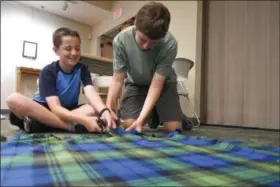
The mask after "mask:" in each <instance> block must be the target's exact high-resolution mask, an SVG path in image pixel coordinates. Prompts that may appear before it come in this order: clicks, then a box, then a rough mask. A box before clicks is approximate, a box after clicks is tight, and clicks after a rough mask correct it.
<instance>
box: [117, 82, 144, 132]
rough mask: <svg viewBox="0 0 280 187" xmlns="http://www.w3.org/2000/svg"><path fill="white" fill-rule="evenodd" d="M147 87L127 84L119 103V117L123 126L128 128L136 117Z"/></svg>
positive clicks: (139, 111) (142, 103) (140, 108)
mask: <svg viewBox="0 0 280 187" xmlns="http://www.w3.org/2000/svg"><path fill="white" fill-rule="evenodd" d="M147 90H148V88H147V87H137V86H135V85H130V84H129V85H127V86H126V88H125V91H124V93H123V96H122V100H121V103H120V113H121V118H122V120H123V121H124V122H123V124H124V128H125V129H126V128H128V127H129V126H130V125H132V123H133V122H134V121H135V120H136V119H137V118H138V116H139V115H140V113H141V110H142V107H143V105H144V102H145V99H146V95H147Z"/></svg>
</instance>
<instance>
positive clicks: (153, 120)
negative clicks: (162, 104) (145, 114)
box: [148, 108, 160, 129]
mask: <svg viewBox="0 0 280 187" xmlns="http://www.w3.org/2000/svg"><path fill="white" fill-rule="evenodd" d="M148 124H149V127H150V128H151V129H157V128H158V126H159V125H160V121H159V116H158V113H157V110H156V108H154V109H153V111H152V114H151V117H150V118H149V119H148Z"/></svg>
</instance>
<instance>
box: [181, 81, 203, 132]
mask: <svg viewBox="0 0 280 187" xmlns="http://www.w3.org/2000/svg"><path fill="white" fill-rule="evenodd" d="M179 85H180V86H181V88H182V90H183V92H184V93H186V95H183V96H185V97H187V99H188V103H189V104H190V106H191V108H192V111H193V114H194V115H195V117H196V120H197V123H198V125H195V126H194V127H198V126H199V125H200V120H199V118H198V116H197V114H196V112H195V109H194V106H193V105H192V102H191V101H190V99H189V94H188V92H187V90H186V88H185V86H184V85H183V82H182V81H179Z"/></svg>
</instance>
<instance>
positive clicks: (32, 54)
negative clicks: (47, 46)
mask: <svg viewBox="0 0 280 187" xmlns="http://www.w3.org/2000/svg"><path fill="white" fill-rule="evenodd" d="M22 56H23V57H25V58H30V59H36V58H37V43H35V42H29V41H23V50H22Z"/></svg>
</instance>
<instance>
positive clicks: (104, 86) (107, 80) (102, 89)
mask: <svg viewBox="0 0 280 187" xmlns="http://www.w3.org/2000/svg"><path fill="white" fill-rule="evenodd" d="M112 78H113V77H112V76H94V77H93V76H92V81H93V85H94V87H95V89H96V90H97V92H98V93H99V95H100V97H101V98H102V100H103V101H104V102H105V103H106V99H107V96H108V90H109V87H110V86H111V84H112ZM116 105H117V106H115V107H116V108H118V107H119V99H117V101H116Z"/></svg>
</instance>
